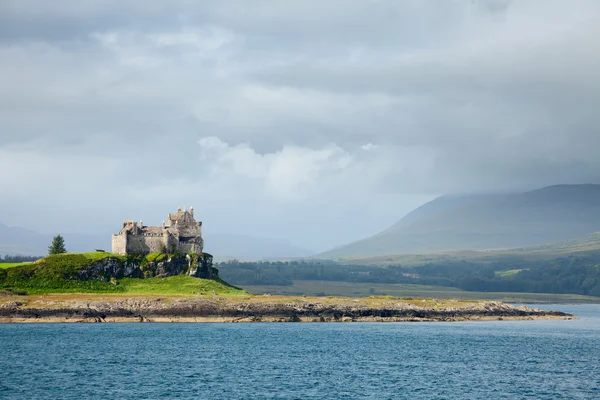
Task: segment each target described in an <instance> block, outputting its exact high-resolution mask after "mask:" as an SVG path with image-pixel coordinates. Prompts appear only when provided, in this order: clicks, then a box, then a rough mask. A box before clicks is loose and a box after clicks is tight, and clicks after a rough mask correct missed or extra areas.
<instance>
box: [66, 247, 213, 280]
mask: <svg viewBox="0 0 600 400" xmlns="http://www.w3.org/2000/svg"><path fill="white" fill-rule="evenodd" d="M175 275H188V276H193V277H196V278H203V279H215V278H218V277H219V271H218V270H217V269H216V268H214V267H213V265H212V256H209V255H207V254H203V255H201V256H197V255H190V254H185V255H164V254H159V255H158V256H155V257H150V258H149V257H145V258H127V259H125V260H123V258H119V257H107V258H104V259H101V260H98V261H94V262H92V263H91V264H89V265H86V266H84V267H82V268H81V269H79V270H78V271H76V272H75V274H72V275H71V276H67V277H66V278H67V279H77V280H101V281H105V282H107V281H109V280H110V279H111V278H115V279H120V278H152V277H157V278H166V277H168V276H175Z"/></svg>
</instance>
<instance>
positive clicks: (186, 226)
mask: <svg viewBox="0 0 600 400" xmlns="http://www.w3.org/2000/svg"><path fill="white" fill-rule="evenodd" d="M177 231H179V236H184V237H186V236H187V237H194V236H200V223H198V222H194V223H181V224H177Z"/></svg>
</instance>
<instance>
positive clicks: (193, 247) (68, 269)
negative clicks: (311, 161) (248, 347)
mask: <svg viewBox="0 0 600 400" xmlns="http://www.w3.org/2000/svg"><path fill="white" fill-rule="evenodd" d="M201 226H202V223H201V222H197V221H196V220H195V219H194V210H193V208H191V209H190V210H189V211H187V210H181V208H179V209H178V210H177V213H175V214H168V220H167V221H166V222H163V224H162V226H145V225H144V224H143V222H142V221H140V222H139V224H138V223H136V222H133V221H132V220H127V221H125V222H124V223H123V226H122V229H121V230H120V231H119V233H117V234H115V235H113V237H112V253H109V252H106V251H103V250H97V251H95V252H90V253H60V254H52V255H49V256H47V257H45V258H42V259H40V260H37V261H35V262H31V263H23V264H15V265H12V264H11V265H6V266H4V267H2V264H0V322H355V321H357V322H358V321H369V322H377V321H382V322H383V321H469V320H507V319H513V320H528V319H529V320H531V319H572V318H574V317H573V316H571V315H569V314H565V313H562V312H558V311H544V310H539V309H532V308H528V307H525V306H520V307H515V306H512V305H508V304H505V303H501V302H495V301H462V300H436V299H414V298H410V297H385V296H379V297H377V296H371V297H368V298H349V297H332V296H322V297H305V296H296V297H287V296H270V295H253V294H251V293H249V292H247V291H245V290H243V289H241V288H238V287H235V286H232V285H230V284H228V283H227V282H225V281H223V280H222V279H220V278H219V271H218V270H217V268H215V267H214V266H213V257H212V255H210V254H208V253H205V252H204V240H203V238H202V233H201ZM63 251H64V250H63Z"/></svg>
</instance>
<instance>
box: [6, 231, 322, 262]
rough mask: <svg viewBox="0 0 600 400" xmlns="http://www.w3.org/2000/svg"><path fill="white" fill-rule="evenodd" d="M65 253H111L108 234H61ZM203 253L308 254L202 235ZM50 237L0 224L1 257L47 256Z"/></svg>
mask: <svg viewBox="0 0 600 400" xmlns="http://www.w3.org/2000/svg"><path fill="white" fill-rule="evenodd" d="M60 233H61V234H62V235H63V236H64V238H65V244H66V247H67V250H68V251H70V252H86V251H92V250H94V249H103V250H108V251H110V249H111V232H106V233H104V234H94V235H91V234H78V233H68V232H66V233H63V232H60ZM204 236H205V237H204V241H205V249H206V250H207V251H208V252H209V253H211V254H213V255H214V256H215V257H216V258H218V259H219V258H223V257H225V258H238V259H261V258H295V257H306V256H309V255H311V252H310V251H308V250H305V249H302V248H299V247H296V246H294V245H293V244H291V243H289V242H288V241H286V240H283V239H271V238H257V237H253V236H247V235H235V234H221V233H218V234H217V233H216V234H205V235H204ZM51 241H52V235H44V234H41V233H38V232H35V231H32V230H28V229H23V228H18V227H9V226H6V225H3V224H0V254H10V255H17V254H18V255H32V256H41V255H45V254H46V253H47V252H48V246H49V245H50V242H51Z"/></svg>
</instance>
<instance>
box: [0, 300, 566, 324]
mask: <svg viewBox="0 0 600 400" xmlns="http://www.w3.org/2000/svg"><path fill="white" fill-rule="evenodd" d="M574 318H575V317H574V316H572V315H569V314H566V313H563V312H560V311H546V310H540V309H535V308H529V307H525V306H518V307H516V306H512V305H509V304H505V303H502V302H496V301H477V302H473V301H459V300H435V299H414V300H413V299H410V300H402V299H393V298H380V299H377V298H367V299H353V298H342V297H330V298H322V297H312V298H305V297H297V298H291V297H285V298H279V297H276V296H273V297H271V296H268V297H266V296H248V297H242V298H235V297H216V296H203V297H193V298H189V297H186V298H182V297H153V298H149V297H128V298H119V297H111V296H100V295H44V296H42V295H40V296H9V297H4V298H2V299H0V322H3V323H7V322H8V323H10V322H400V321H415V322H416V321H473V320H532V319H574Z"/></svg>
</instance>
